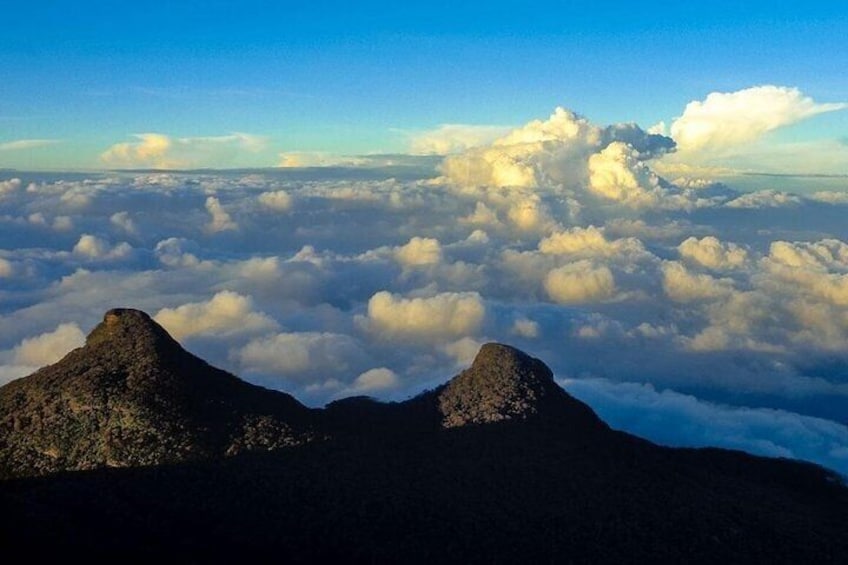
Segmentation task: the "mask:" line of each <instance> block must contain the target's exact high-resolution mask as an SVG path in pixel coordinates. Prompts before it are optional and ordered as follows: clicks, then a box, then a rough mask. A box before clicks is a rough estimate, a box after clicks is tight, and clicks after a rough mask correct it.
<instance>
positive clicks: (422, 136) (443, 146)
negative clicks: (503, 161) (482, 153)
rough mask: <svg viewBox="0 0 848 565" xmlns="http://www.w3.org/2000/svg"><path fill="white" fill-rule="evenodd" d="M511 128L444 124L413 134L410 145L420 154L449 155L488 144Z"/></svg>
mask: <svg viewBox="0 0 848 565" xmlns="http://www.w3.org/2000/svg"><path fill="white" fill-rule="evenodd" d="M510 129H511V128H508V127H505V126H479V125H468V124H442V125H440V126H439V127H437V128H435V129H432V130H427V131H422V132H417V133H414V134H412V136H411V139H410V142H409V147H410V150H411V152H412V153H414V154H418V155H448V154H451V153H459V152H461V151H465V150H467V149H471V148H472V147H478V146H480V145H488V144H490V143H492V142H493V141H494V140H495V139H497V138H499V137H501V136H503V135H505V134H506V133H507V132H509V130H510Z"/></svg>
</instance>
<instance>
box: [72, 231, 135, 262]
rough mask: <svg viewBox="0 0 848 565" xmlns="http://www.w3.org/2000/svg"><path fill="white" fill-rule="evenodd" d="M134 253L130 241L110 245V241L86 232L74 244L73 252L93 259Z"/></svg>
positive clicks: (120, 256) (119, 257)
mask: <svg viewBox="0 0 848 565" xmlns="http://www.w3.org/2000/svg"><path fill="white" fill-rule="evenodd" d="M131 253H132V246H131V245H130V244H129V243H126V242H121V243H118V244H117V245H114V246H112V245H110V244H109V242H108V241H106V240H104V239H101V238H99V237H97V236H94V235H91V234H87V233H84V234H82V235H81V236H80V238H79V241H77V243H76V245H74V249H73V254H74V255H77V256H79V257H82V258H84V259H88V260H92V261H103V260H110V259H123V258H125V257H127V256H128V255H130V254H131Z"/></svg>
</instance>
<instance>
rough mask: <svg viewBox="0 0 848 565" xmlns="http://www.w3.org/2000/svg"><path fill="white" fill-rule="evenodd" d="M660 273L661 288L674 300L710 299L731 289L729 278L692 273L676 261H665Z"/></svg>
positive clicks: (720, 295) (718, 296) (725, 293)
mask: <svg viewBox="0 0 848 565" xmlns="http://www.w3.org/2000/svg"><path fill="white" fill-rule="evenodd" d="M662 274H663V280H662V285H663V289H664V290H665V293H666V295H668V297H669V298H671V299H672V300H674V301H675V302H692V301H695V300H710V299H715V298H720V297H723V296H727V295H728V293H730V292H731V291H732V282H731V281H730V280H729V279H716V278H714V277H712V276H710V275H707V274H703V273H692V272H691V271H689V270H688V269H687V268H686V267H685V266H684V265H683V264H682V263H679V262H677V261H665V262H664V263H663V265H662Z"/></svg>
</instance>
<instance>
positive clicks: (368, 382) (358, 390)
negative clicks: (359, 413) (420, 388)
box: [339, 367, 400, 396]
mask: <svg viewBox="0 0 848 565" xmlns="http://www.w3.org/2000/svg"><path fill="white" fill-rule="evenodd" d="M399 384H400V379H399V378H398V376H397V374H396V373H395V372H394V371H392V370H391V369H387V368H386V367H379V368H377V369H369V370H368V371H365V372H364V373H362V374H361V375H359V376H358V377H356V378H355V379H354V380H353V382H352V383H351V384H350V386H349V387H347V388H345V389H344V390H343V391H342V394H340V395H339V396H343V395H357V394H371V393H375V392H383V391H386V390H391V389H393V388H396V387H397V386H398V385H399Z"/></svg>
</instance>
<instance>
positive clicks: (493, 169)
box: [442, 108, 675, 200]
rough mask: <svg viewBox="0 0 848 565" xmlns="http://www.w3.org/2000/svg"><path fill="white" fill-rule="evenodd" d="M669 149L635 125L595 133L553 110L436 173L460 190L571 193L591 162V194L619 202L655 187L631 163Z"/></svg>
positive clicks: (568, 113) (666, 140) (587, 124)
mask: <svg viewBox="0 0 848 565" xmlns="http://www.w3.org/2000/svg"><path fill="white" fill-rule="evenodd" d="M674 145H675V144H674V141H673V140H671V139H670V138H668V137H665V136H663V135H660V134H651V133H648V132H645V131H644V130H642V129H641V128H640V127H639V126H637V125H635V124H615V125H612V126H608V127H606V128H601V127H599V126H596V125H594V124H592V123H590V122H589V121H588V120H587V119H585V118H583V117H581V116H579V115H577V114H575V113H573V112H571V111H569V110H566V109H564V108H556V110H555V111H554V113H553V114H552V115H551V116H550V117H549V118H548V119H547V120H534V121H532V122H529V123H528V124H526V125H524V126H522V127H520V128H516V129H514V130H512V131H511V132H509V133H508V134H506V135H504V136H503V137H499V138H498V139H496V140H494V141H493V142H492V143H491V144H489V145H486V146H481V147H476V148H472V149H469V150H467V151H465V152H463V153H461V154H458V155H451V156H449V157H447V158H446V159H445V161H444V162H443V164H442V173H443V174H444V175H445V178H446V179H447V180H448V181H449V182H451V183H453V184H455V185H457V186H462V187H474V186H489V187H511V188H523V189H530V188H538V187H540V186H543V185H547V184H553V185H557V186H562V187H566V188H571V189H575V188H581V187H583V186H584V185H585V184H586V181H587V179H589V178H590V177H591V176H592V175H593V171H592V164H591V159H592V158H594V159H595V161H596V162H595V164H594V169H595V172H594V174H595V175H596V176H595V185H596V186H595V187H594V190H596V191H597V192H598V193H600V194H602V195H605V196H607V197H609V198H613V199H615V200H624V199H625V198H624V197H623V196H624V195H625V193H628V192H633V190H634V189H635V188H640V189H645V188H652V186H653V184H655V183H656V180H655V179H654V177H652V173H650V171H649V170H648V169H647V168H646V167H644V166H641V165H640V166H637V163H638V164H641V162H642V161H644V160H646V159H651V158H654V157H658V156H661V155H664V154H666V153H668V152H671V151H673V150H674ZM607 149H609V151H607V152H606V153H605V154H604V155H603V156H600V157H599V154H601V153H603V152H604V151H606V150H607ZM614 164H615V165H616V167H615V170H614V171H613V170H612V168H613V165H614ZM602 169H604V170H606V171H608V172H607V174H606V178H602V175H603V173H604V171H602ZM654 176H655V175H654ZM640 183H641V184H640ZM644 183H649V184H650V185H651V186H648V187H646V186H644Z"/></svg>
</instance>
